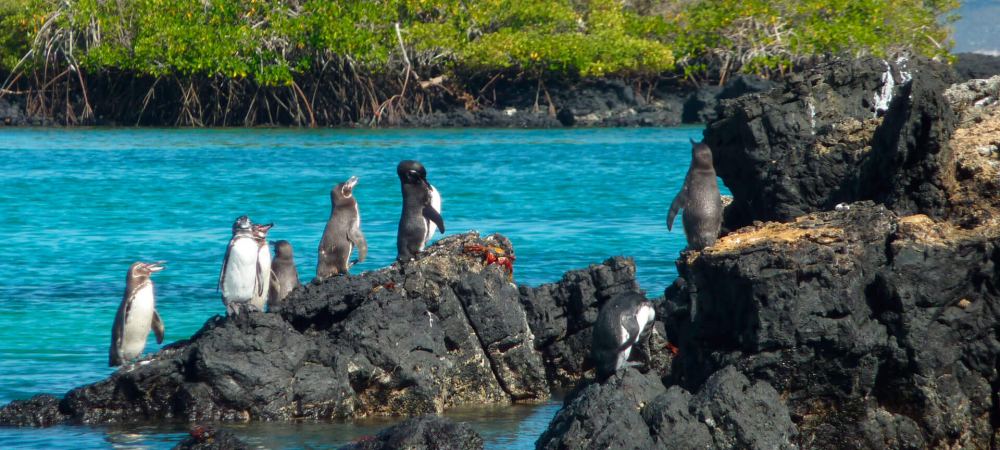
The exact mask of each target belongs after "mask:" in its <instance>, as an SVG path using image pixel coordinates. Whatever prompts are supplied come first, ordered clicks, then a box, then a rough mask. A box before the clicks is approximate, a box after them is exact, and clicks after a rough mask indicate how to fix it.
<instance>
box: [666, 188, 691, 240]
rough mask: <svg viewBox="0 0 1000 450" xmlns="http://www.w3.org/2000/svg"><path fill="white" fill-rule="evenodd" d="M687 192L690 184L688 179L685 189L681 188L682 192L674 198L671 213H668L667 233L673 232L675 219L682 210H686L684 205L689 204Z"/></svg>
mask: <svg viewBox="0 0 1000 450" xmlns="http://www.w3.org/2000/svg"><path fill="white" fill-rule="evenodd" d="M687 192H688V183H687V179H685V180H684V187H683V188H681V191H680V192H678V193H677V196H676V197H674V201H673V202H672V203H671V204H670V212H668V213H667V231H671V230H673V227H674V219H675V218H676V217H677V212H679V211H680V210H681V209H682V208H684V205H686V204H687Z"/></svg>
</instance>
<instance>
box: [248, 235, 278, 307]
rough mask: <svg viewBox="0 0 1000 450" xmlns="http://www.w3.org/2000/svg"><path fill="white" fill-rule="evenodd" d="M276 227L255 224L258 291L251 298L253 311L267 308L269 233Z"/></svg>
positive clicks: (269, 277)
mask: <svg viewBox="0 0 1000 450" xmlns="http://www.w3.org/2000/svg"><path fill="white" fill-rule="evenodd" d="M273 226H274V224H273V223H269V224H267V225H261V224H256V223H255V224H253V225H252V226H251V229H252V230H253V239H254V241H256V242H257V282H258V286H257V289H256V290H254V292H253V297H251V298H250V307H251V308H252V310H253V311H264V307H265V306H267V296H268V294H269V293H270V291H271V246H269V245H267V232H268V231H269V230H270V229H271V228H272V227H273Z"/></svg>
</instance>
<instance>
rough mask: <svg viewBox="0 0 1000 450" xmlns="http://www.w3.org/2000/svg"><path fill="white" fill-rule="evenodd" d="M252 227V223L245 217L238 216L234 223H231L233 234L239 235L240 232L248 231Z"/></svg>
mask: <svg viewBox="0 0 1000 450" xmlns="http://www.w3.org/2000/svg"><path fill="white" fill-rule="evenodd" d="M252 226H253V222H250V218H249V217H247V216H239V217H237V218H236V221H235V222H233V234H236V233H239V232H240V231H244V232H246V231H249V230H250V228H251V227H252Z"/></svg>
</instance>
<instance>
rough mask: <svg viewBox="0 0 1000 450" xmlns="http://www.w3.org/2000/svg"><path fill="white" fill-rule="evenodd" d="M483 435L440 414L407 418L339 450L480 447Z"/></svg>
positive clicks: (472, 449)
mask: <svg viewBox="0 0 1000 450" xmlns="http://www.w3.org/2000/svg"><path fill="white" fill-rule="evenodd" d="M482 448H483V438H482V436H480V435H479V433H476V431H475V430H473V429H472V428H471V427H469V426H468V425H466V424H463V423H455V422H452V421H451V420H448V419H446V418H443V417H438V416H421V417H414V418H412V419H407V420H405V421H403V422H401V423H399V424H396V425H393V426H391V427H389V428H386V429H385V430H382V431H381V432H379V434H378V436H375V437H373V438H370V439H360V440H358V441H355V442H353V443H351V444H350V445H346V446H344V447H341V450H446V449H447V450H481V449H482Z"/></svg>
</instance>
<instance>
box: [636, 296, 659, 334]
mask: <svg viewBox="0 0 1000 450" xmlns="http://www.w3.org/2000/svg"><path fill="white" fill-rule="evenodd" d="M655 319H656V310H655V309H653V305H650V304H648V303H646V304H643V305H642V306H640V307H639V311H637V312H636V314H635V321H636V323H638V324H639V334H642V331H643V330H645V329H646V327H647V326H649V324H651V323H653V320H655ZM635 339H636V340H638V339H639V336H635Z"/></svg>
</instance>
